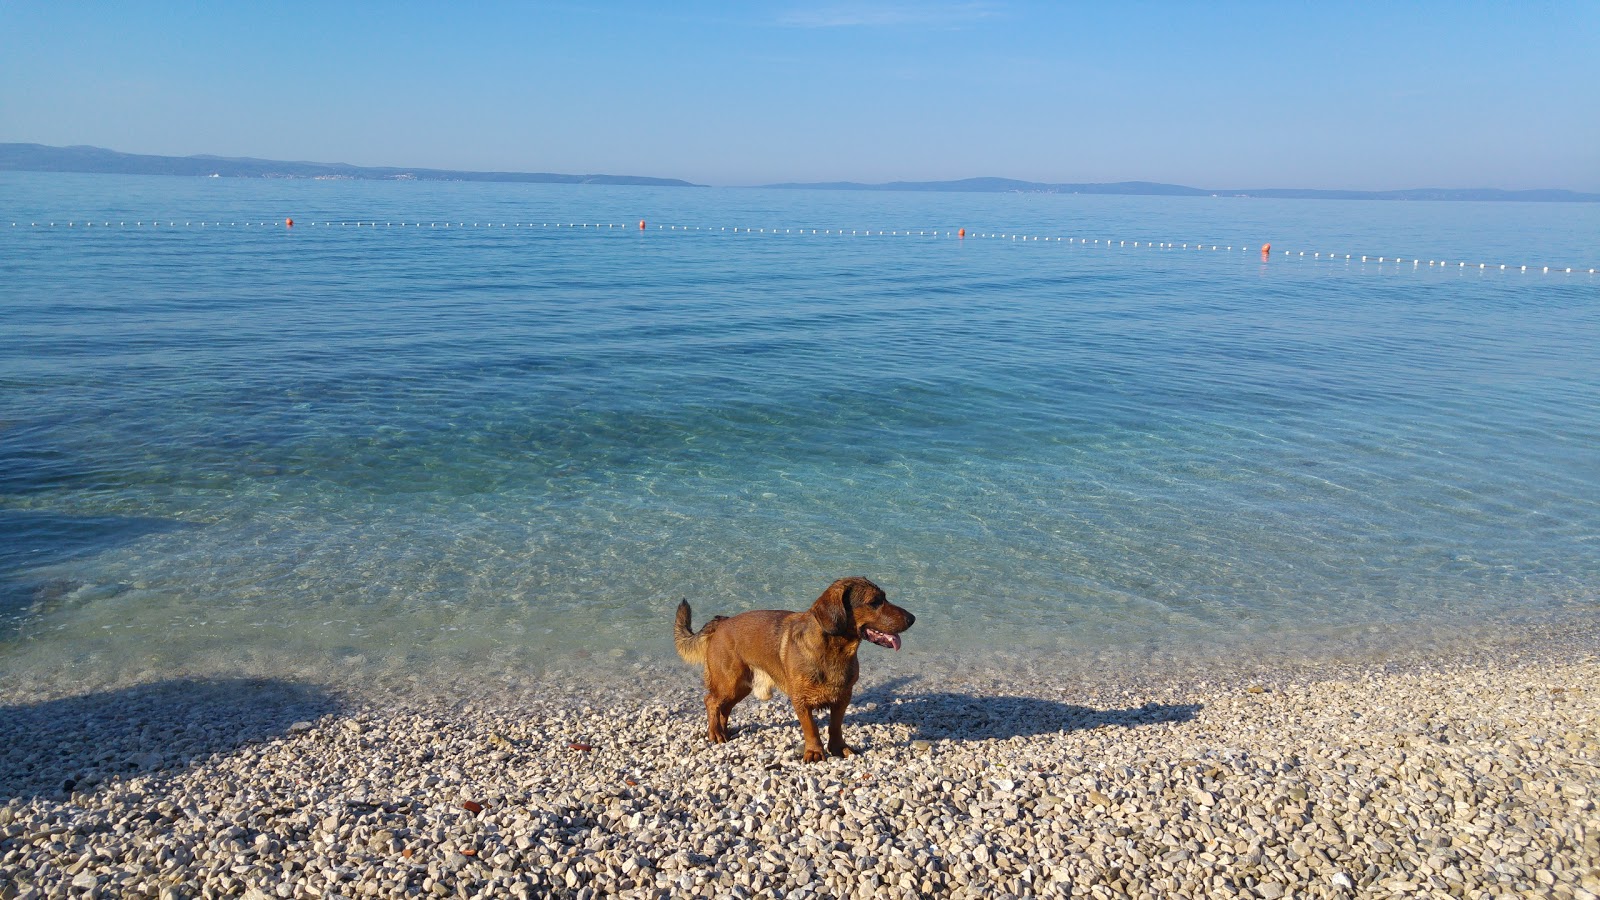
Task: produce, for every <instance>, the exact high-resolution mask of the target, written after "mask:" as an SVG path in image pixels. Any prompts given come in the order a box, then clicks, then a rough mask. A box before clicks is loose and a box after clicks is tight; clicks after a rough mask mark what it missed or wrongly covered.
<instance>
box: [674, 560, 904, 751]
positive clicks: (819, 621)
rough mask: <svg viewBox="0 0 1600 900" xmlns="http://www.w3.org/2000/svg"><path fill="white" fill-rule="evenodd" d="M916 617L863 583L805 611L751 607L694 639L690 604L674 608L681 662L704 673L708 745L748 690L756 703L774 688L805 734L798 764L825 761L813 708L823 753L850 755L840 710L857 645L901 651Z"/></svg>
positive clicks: (835, 589)
mask: <svg viewBox="0 0 1600 900" xmlns="http://www.w3.org/2000/svg"><path fill="white" fill-rule="evenodd" d="M916 620H917V617H916V616H913V615H912V614H911V613H908V612H906V611H905V610H903V609H901V608H900V607H898V606H895V605H894V604H892V603H890V602H889V601H888V599H887V598H886V597H885V596H884V593H883V589H882V588H880V587H878V586H877V585H875V584H873V583H872V582H870V581H868V580H867V579H865V578H841V579H839V580H838V581H835V582H834V583H833V584H831V585H829V586H828V589H827V590H826V591H823V592H822V596H821V597H818V598H817V602H815V603H813V604H811V608H810V609H809V610H806V611H805V612H785V611H783V610H777V609H758V610H751V611H750V612H746V613H740V614H739V615H737V616H733V617H732V618H729V617H727V616H717V617H716V618H714V619H712V620H711V621H710V622H709V623H707V624H706V627H704V628H702V629H700V633H699V634H695V633H694V631H693V630H692V629H691V628H690V626H689V601H687V600H685V601H683V602H682V603H679V604H678V619H677V624H676V626H675V627H674V628H673V643H674V644H676V645H677V648H678V655H679V656H681V657H683V660H684V662H688V663H694V664H697V665H704V666H705V669H706V716H707V718H708V719H709V721H710V728H709V733H710V736H711V742H712V743H715V744H721V743H724V742H726V741H727V740H728V713H729V712H730V711H731V710H732V709H733V707H734V704H736V703H738V702H739V701H740V700H743V699H744V698H745V697H748V696H749V695H750V693H751V691H754V692H755V695H756V696H757V697H759V698H760V699H762V700H765V699H767V698H768V697H771V696H772V689H773V688H774V687H776V688H778V689H779V690H781V691H783V692H784V693H785V694H788V695H789V699H790V700H791V701H792V702H793V703H794V709H795V712H797V713H799V715H800V730H801V731H802V732H804V733H805V739H806V749H805V761H806V762H817V761H818V760H820V759H822V758H823V756H824V755H825V754H824V753H823V751H822V741H821V739H820V738H819V737H818V736H817V723H816V721H815V720H813V719H812V718H811V713H812V711H813V710H820V709H826V710H827V711H828V753H832V754H833V755H835V756H850V755H851V754H852V753H853V752H854V751H852V750H851V749H850V748H849V747H848V746H846V745H845V742H844V710H845V707H846V706H849V705H850V691H851V689H852V688H854V687H855V683H856V676H857V675H858V674H859V673H860V667H859V666H858V665H857V664H856V648H857V647H859V646H860V645H861V641H862V640H863V639H865V640H868V641H871V642H872V643H874V644H878V645H880V646H883V647H888V648H889V649H891V650H899V649H900V632H902V631H905V630H906V629H907V628H910V627H911V624H912V623H913V622H915V621H916Z"/></svg>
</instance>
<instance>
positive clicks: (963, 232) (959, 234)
mask: <svg viewBox="0 0 1600 900" xmlns="http://www.w3.org/2000/svg"><path fill="white" fill-rule="evenodd" d="M966 236H967V230H966V229H965V228H963V229H961V230H960V231H957V232H956V237H966Z"/></svg>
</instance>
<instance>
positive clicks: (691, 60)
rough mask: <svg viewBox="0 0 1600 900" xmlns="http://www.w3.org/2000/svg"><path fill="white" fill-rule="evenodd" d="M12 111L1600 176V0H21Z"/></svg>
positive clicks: (1036, 163) (649, 142) (491, 142)
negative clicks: (1249, 0)
mask: <svg viewBox="0 0 1600 900" xmlns="http://www.w3.org/2000/svg"><path fill="white" fill-rule="evenodd" d="M0 141H22V142H33V143H42V144H55V145H67V144H92V145H96V146H100V147H108V148H111V149H114V150H122V151H126V152H133V153H155V154H162V155H173V156H187V155H191V154H198V153H210V154H217V155H223V156H254V157H262V158H267V159H291V160H307V161H314V162H345V163H354V164H357V165H388V166H415V167H432V168H452V169H480V170H510V171H537V172H562V173H571V174H597V173H604V174H627V175H652V176H659V177H669V178H685V179H688V180H691V181H696V182H701V183H705V184H716V185H742V184H761V183H770V182H777V181H832V180H850V181H867V182H878V181H892V180H937V179H951V178H965V177H972V176H986V175H987V176H1001V177H1009V178H1020V179H1026V180H1032V181H1049V182H1101V181H1134V180H1137V181H1162V182H1169V183H1176V184H1187V185H1191V186H1194V187H1202V188H1262V187H1305V188H1328V189H1339V188H1345V189H1362V190H1382V189H1396V188H1414V187H1459V188H1467V187H1498V188H1508V189H1518V188H1544V187H1557V188H1570V189H1574V190H1583V191H1600V0H1544V2H1541V0H1525V2H1517V3H1511V2H1506V3H1493V4H1490V3H1477V2H1426V0H1417V2H1405V0H1401V2H1393V0H1391V2H1383V3H1370V4H1369V3H1292V2H1285V3H1229V2H1211V3H1206V2H1184V3H1180V2H1171V3H1136V2H1104V0H1096V2H1087V3H1076V2H1072V3H1068V2H1061V3H1049V2H1022V0H974V2H947V0H920V2H899V0H858V2H839V3H832V2H819V3H804V2H793V3H761V2H725V3H710V2H678V0H656V2H616V3H575V2H526V3H504V4H500V3H470V2H469V3H462V4H446V3H439V2H420V3H400V2H395V3H357V2H340V0H319V2H315V3H312V2H304V3H302V2H290V0H281V2H264V3H251V2H229V0H221V2H192V3H177V2H137V3H133V2H127V3H124V2H110V0H107V2H82V3H80V2H55V0H39V2H34V0H0Z"/></svg>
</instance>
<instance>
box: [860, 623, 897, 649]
mask: <svg viewBox="0 0 1600 900" xmlns="http://www.w3.org/2000/svg"><path fill="white" fill-rule="evenodd" d="M861 636H862V637H864V638H866V639H867V640H869V641H871V642H873V643H874V644H877V645H878V646H879V647H888V648H889V649H890V650H899V649H900V635H898V634H888V633H886V632H882V631H879V630H878V629H876V628H868V627H867V626H865V625H863V626H861Z"/></svg>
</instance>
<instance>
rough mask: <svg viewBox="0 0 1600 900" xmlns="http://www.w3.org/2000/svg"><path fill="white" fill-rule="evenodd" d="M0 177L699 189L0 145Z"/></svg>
mask: <svg viewBox="0 0 1600 900" xmlns="http://www.w3.org/2000/svg"><path fill="white" fill-rule="evenodd" d="M0 171H10V172H79V173H85V174H98V175H186V176H193V177H201V178H204V177H208V176H212V175H216V176H218V177H222V178H311V179H321V180H327V181H336V180H362V181H490V182H517V183H531V184H626V185H648V186H655V187H700V186H701V185H696V184H693V183H691V182H688V181H682V180H680V179H677V178H649V177H645V176H642V175H560V174H555V173H551V172H465V171H456V170H454V169H402V168H393V167H385V166H352V165H348V164H346V163H316V162H284V161H280V160H271V159H250V158H232V157H225V156H150V155H146V154H141V153H119V152H117V151H115V150H106V149H104V148H101V147H47V146H45V145H43V144H0Z"/></svg>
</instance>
